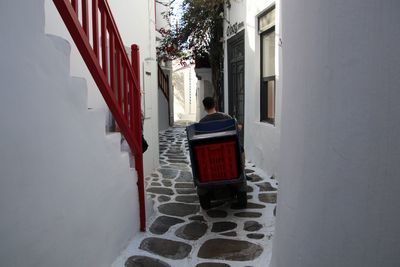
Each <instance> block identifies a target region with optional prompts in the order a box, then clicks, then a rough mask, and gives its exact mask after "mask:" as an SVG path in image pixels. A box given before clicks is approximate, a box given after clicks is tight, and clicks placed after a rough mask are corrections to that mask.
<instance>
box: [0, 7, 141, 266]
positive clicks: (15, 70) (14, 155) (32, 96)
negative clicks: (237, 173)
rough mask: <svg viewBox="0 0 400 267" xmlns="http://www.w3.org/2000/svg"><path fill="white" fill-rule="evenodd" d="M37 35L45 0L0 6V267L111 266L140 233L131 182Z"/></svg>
mask: <svg viewBox="0 0 400 267" xmlns="http://www.w3.org/2000/svg"><path fill="white" fill-rule="evenodd" d="M21 18H23V19H21ZM44 28H45V14H44V0H35V1H12V0H9V1H1V2H0V35H1V36H2V38H0V80H1V89H0V125H1V127H0V137H1V138H0V218H1V219H0V236H1V238H0V265H1V266H24V265H26V264H27V263H28V264H29V265H30V266H38V267H39V266H40V267H43V266H66V267H67V266H68V267H69V266H104V267H106V266H110V264H111V263H112V262H113V260H114V259H115V258H116V257H117V256H118V255H119V253H120V251H121V250H122V249H123V248H124V246H126V245H127V243H128V241H129V239H130V238H131V237H132V236H133V235H134V234H135V233H136V232H137V231H138V229H139V214H138V210H139V208H138V194H137V186H136V180H137V178H136V176H135V172H131V171H130V168H129V162H128V155H126V154H125V155H124V154H121V152H120V146H119V138H118V136H115V135H112V136H106V135H105V130H104V128H105V125H104V114H103V112H95V111H88V110H87V103H86V99H85V98H86V94H87V92H86V87H85V81H84V80H82V79H80V78H71V76H70V71H69V45H68V43H67V42H66V41H64V40H63V39H60V38H58V37H54V36H53V37H49V36H45V34H44Z"/></svg>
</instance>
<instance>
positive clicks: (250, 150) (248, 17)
mask: <svg viewBox="0 0 400 267" xmlns="http://www.w3.org/2000/svg"><path fill="white" fill-rule="evenodd" d="M274 3H275V5H276V10H277V17H276V26H275V33H276V40H275V42H276V52H275V55H276V58H275V67H276V118H275V125H272V124H268V123H264V122H260V35H259V34H258V21H257V16H258V15H259V14H260V13H261V12H262V11H264V10H266V9H267V8H269V7H270V6H271V5H272V4H274ZM279 9H280V1H271V0H247V1H231V8H229V9H225V16H226V18H227V20H228V21H230V23H231V24H234V23H236V22H237V23H240V22H242V21H243V22H244V25H245V26H244V31H245V37H244V38H245V41H244V42H245V125H244V127H245V139H244V146H245V151H246V159H247V160H250V161H252V162H254V163H255V164H256V165H257V166H258V167H260V168H262V169H263V170H265V171H267V172H268V173H269V174H270V175H272V174H277V172H278V159H279V153H280V128H281V112H280V110H281V98H282V90H283V89H282V82H281V77H280V75H279V69H280V65H281V52H280V47H279V45H278V42H279V38H280V32H281V27H280V23H279V21H280V16H279ZM244 11H245V12H244ZM227 26H228V23H227V22H226V21H225V25H224V33H225V42H224V47H225V49H224V50H225V77H224V84H225V100H224V101H225V111H226V112H227V111H228V110H229V101H228V97H229V89H228V86H229V83H228V64H227V60H228V54H227V52H228V50H227V48H228V46H227V40H228V38H227V37H226V29H227ZM231 37H233V36H230V37H229V38H231ZM254 140H257V142H254ZM278 176H279V175H278Z"/></svg>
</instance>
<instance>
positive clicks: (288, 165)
mask: <svg viewBox="0 0 400 267" xmlns="http://www.w3.org/2000/svg"><path fill="white" fill-rule="evenodd" d="M399 10H400V2H399V1H397V0H388V1H376V0H354V1H346V2H344V1H338V0H334V1H321V0H310V1H298V0H295V1H294V0H288V1H283V2H282V25H283V73H282V76H283V78H284V81H285V91H284V94H283V108H282V109H283V111H282V113H283V116H282V153H281V166H280V169H281V170H280V175H281V183H280V189H279V198H278V208H277V221H276V233H275V240H274V246H273V253H272V264H271V266H272V267H278V266H281V267H286V266H299V267H320V266H327V267H331V266H332V267H333V266H365V267H373V266H384V267H389V266H399V265H400V257H399V251H400V242H399V240H400V230H399V225H400V213H399V210H400V206H399V203H400V194H399V188H400V179H399V177H400V165H399V162H400V118H399V114H400V105H399V102H400V91H399V88H400V76H399V73H400V46H399V43H400V16H399Z"/></svg>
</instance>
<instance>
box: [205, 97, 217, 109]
mask: <svg viewBox="0 0 400 267" xmlns="http://www.w3.org/2000/svg"><path fill="white" fill-rule="evenodd" d="M203 105H204V108H205V109H206V110H210V109H212V108H215V101H214V98H212V97H210V96H207V97H205V98H204V99H203Z"/></svg>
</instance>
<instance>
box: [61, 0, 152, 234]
mask: <svg viewBox="0 0 400 267" xmlns="http://www.w3.org/2000/svg"><path fill="white" fill-rule="evenodd" d="M91 1H92V3H91V5H88V0H53V2H54V5H55V6H56V8H57V9H58V12H59V13H60V15H61V18H62V19H63V21H64V23H65V25H66V27H67V28H68V30H69V32H70V34H71V37H72V39H73V40H74V42H75V44H76V46H77V48H78V50H79V52H80V53H81V56H82V58H83V60H84V61H85V63H86V65H87V67H88V69H89V71H90V73H91V74H92V76H93V79H94V81H95V82H96V84H97V86H98V88H99V90H100V92H101V94H102V95H103V97H104V100H105V102H106V103H107V105H108V107H109V109H110V111H111V113H112V114H113V116H114V118H115V121H116V122H117V124H118V126H119V128H120V129H121V133H122V134H123V136H124V137H125V139H126V141H127V142H128V144H129V147H130V148H131V151H132V153H133V154H134V156H135V168H136V171H137V174H138V187H139V206H140V229H141V231H145V229H146V219H145V218H146V214H145V202H144V179H143V155H142V125H141V123H142V120H141V114H142V113H141V101H140V98H141V94H140V75H139V73H140V61H139V60H140V59H139V48H138V46H137V45H132V46H131V52H132V54H131V56H132V58H131V60H132V63H131V62H130V61H129V57H128V55H127V54H126V51H125V47H124V45H123V42H122V39H121V36H120V34H119V31H118V28H117V26H116V23H115V21H114V18H113V16H112V13H111V10H110V7H109V5H108V3H107V1H106V0H91ZM89 8H91V12H89ZM80 9H81V10H80ZM80 11H81V12H80ZM89 14H91V16H90V17H89ZM90 20H91V25H90V23H89V21H90ZM90 26H91V27H90ZM99 33H100V36H99ZM90 36H92V40H90ZM91 41H92V42H91Z"/></svg>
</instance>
